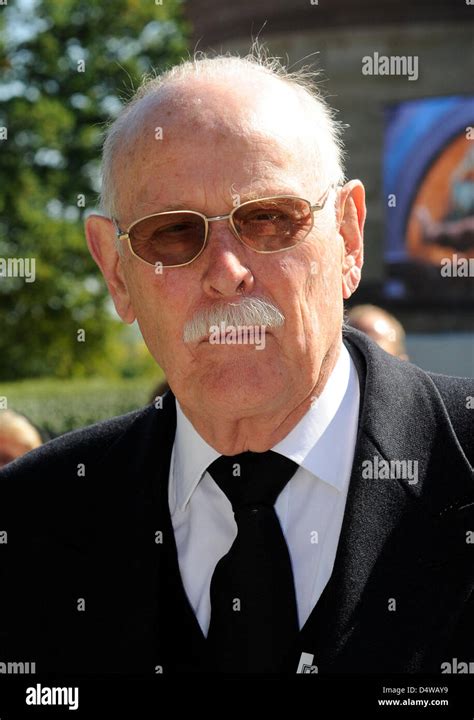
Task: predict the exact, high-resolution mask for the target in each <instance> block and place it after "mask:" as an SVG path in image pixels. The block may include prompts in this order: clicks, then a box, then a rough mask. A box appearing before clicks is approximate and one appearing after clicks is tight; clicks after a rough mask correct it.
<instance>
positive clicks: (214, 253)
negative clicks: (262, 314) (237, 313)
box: [203, 220, 254, 298]
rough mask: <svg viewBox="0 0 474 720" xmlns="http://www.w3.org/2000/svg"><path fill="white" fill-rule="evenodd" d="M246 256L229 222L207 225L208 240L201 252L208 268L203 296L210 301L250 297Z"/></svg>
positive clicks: (251, 284)
mask: <svg viewBox="0 0 474 720" xmlns="http://www.w3.org/2000/svg"><path fill="white" fill-rule="evenodd" d="M249 252H250V251H249ZM245 256H246V249H245V246H244V245H242V243H241V242H240V240H238V239H237V238H236V237H235V235H234V233H233V232H232V230H231V228H230V227H229V222H228V220H217V221H216V222H212V223H209V236H208V239H207V247H206V249H205V251H204V257H205V258H206V260H207V267H206V270H205V272H204V277H203V286H204V291H205V292H206V294H207V295H209V296H210V297H212V298H217V297H227V298H228V297H233V296H236V295H239V294H240V293H243V294H247V293H249V292H250V291H251V290H252V288H253V283H254V279H253V275H252V273H251V271H250V269H249V268H248V267H247V266H246V264H245Z"/></svg>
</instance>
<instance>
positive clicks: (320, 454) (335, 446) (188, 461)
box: [170, 343, 359, 513]
mask: <svg viewBox="0 0 474 720" xmlns="http://www.w3.org/2000/svg"><path fill="white" fill-rule="evenodd" d="M358 412H359V383H358V379H357V372H356V369H355V366H354V363H353V362H352V359H351V357H350V355H349V353H348V351H347V349H346V348H345V346H344V344H342V343H341V351H340V353H339V357H338V359H337V361H336V365H335V366H334V369H333V371H332V373H331V375H330V376H329V378H328V381H327V382H326V385H325V386H324V389H323V391H322V393H321V395H320V396H319V397H318V398H314V401H313V402H312V404H311V407H310V409H309V410H308V412H307V413H306V414H305V415H304V416H303V417H302V418H301V420H300V421H299V422H298V424H297V425H295V427H294V428H293V430H291V431H290V432H289V433H288V435H287V436H286V437H285V438H283V440H281V441H280V442H279V443H277V444H276V445H275V446H274V447H272V450H274V451H275V452H278V453H280V454H281V455H284V456H285V457H288V458H290V459H291V460H294V461H295V462H296V463H298V465H301V466H302V467H304V468H305V469H306V470H308V471H309V472H310V473H312V474H313V475H315V476H316V477H318V478H319V479H321V480H323V481H324V482H326V483H328V484H329V485H332V486H333V487H334V488H335V489H336V490H339V491H341V490H342V489H343V487H344V484H345V483H346V482H347V475H348V473H347V467H348V466H349V467H350V466H351V465H352V456H353V450H354V446H355V436H356V431H357V419H358ZM220 455H221V453H219V452H218V451H217V450H215V449H214V448H213V447H212V446H211V445H208V444H207V442H206V441H205V440H204V439H203V438H202V437H201V436H200V435H199V433H198V432H197V431H196V430H195V428H194V426H193V425H192V424H191V422H190V421H189V420H188V418H187V417H186V415H185V414H184V413H183V411H182V409H181V407H180V404H179V402H178V401H177V400H176V434H175V441H174V446H173V455H172V459H171V467H172V473H171V477H170V483H171V487H170V504H171V505H172V507H171V508H170V510H171V513H173V512H174V511H175V510H176V508H179V509H180V510H182V511H183V510H184V509H185V508H186V505H187V504H188V502H189V500H190V498H191V496H192V494H193V492H194V490H195V489H196V487H197V485H198V483H199V481H200V480H201V478H202V476H203V474H204V472H205V471H206V469H207V468H208V467H209V465H210V464H211V463H212V462H213V461H214V460H216V459H217V458H218V457H220ZM348 455H349V456H350V464H349V463H348V460H349V458H348Z"/></svg>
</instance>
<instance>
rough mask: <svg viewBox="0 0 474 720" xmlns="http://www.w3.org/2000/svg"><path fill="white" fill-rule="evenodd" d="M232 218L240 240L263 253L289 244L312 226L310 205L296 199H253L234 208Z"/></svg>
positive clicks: (305, 233) (300, 238)
mask: <svg viewBox="0 0 474 720" xmlns="http://www.w3.org/2000/svg"><path fill="white" fill-rule="evenodd" d="M233 219H234V225H235V228H236V230H237V232H238V233H239V236H240V237H241V239H242V240H243V242H244V243H245V244H246V245H249V246H250V247H252V248H254V249H255V250H260V251H265V252H271V251H275V250H284V249H285V248H289V247H293V245H296V243H298V242H300V240H303V239H304V238H305V237H306V236H307V235H308V233H309V231H310V230H311V228H312V226H313V214H312V212H311V207H310V205H309V203H308V202H306V200H300V199H299V198H270V199H267V200H255V201H254V202H249V203H246V204H244V205H242V206H241V207H239V208H237V210H236V211H235V213H234V216H233Z"/></svg>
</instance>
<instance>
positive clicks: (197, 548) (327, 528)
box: [169, 345, 360, 635]
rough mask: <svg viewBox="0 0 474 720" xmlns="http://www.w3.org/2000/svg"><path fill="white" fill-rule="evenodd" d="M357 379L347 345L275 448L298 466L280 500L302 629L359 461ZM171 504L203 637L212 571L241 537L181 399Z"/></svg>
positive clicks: (329, 562) (322, 581)
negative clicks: (315, 396) (310, 402)
mask: <svg viewBox="0 0 474 720" xmlns="http://www.w3.org/2000/svg"><path fill="white" fill-rule="evenodd" d="M359 398H360V394H359V381H358V378H357V371H356V369H355V366H354V363H353V362H352V359H351V357H350V355H349V353H348V351H347V350H346V348H345V347H344V345H342V347H341V352H340V355H339V358H338V360H337V362H336V365H335V367H334V369H333V371H332V373H331V375H330V377H329V379H328V381H327V383H326V385H325V387H324V389H323V392H322V393H321V395H320V397H319V398H318V399H316V400H315V401H314V402H313V405H312V407H311V408H310V409H309V410H308V412H307V413H306V415H304V416H303V417H302V418H301V420H300V421H299V422H298V424H297V425H296V426H295V427H294V428H293V430H291V432H289V433H288V435H287V436H286V437H285V438H284V439H283V440H282V441H281V442H279V443H277V445H275V446H274V447H272V448H271V449H272V450H273V451H275V452H278V453H281V454H282V455H285V456H286V457H288V458H290V459H291V460H294V461H295V462H296V463H298V465H299V466H300V467H299V468H298V470H297V471H296V473H295V475H294V476H293V477H292V478H291V480H290V481H289V483H288V484H287V485H286V486H285V488H284V489H283V491H282V492H281V494H280V495H279V497H278V499H277V501H276V503H275V511H276V514H277V515H278V518H279V520H280V524H281V527H282V531H283V534H284V536H285V539H286V542H287V545H288V550H289V553H290V557H291V562H292V567H293V576H294V580H295V589H296V601H297V606H298V616H299V622H300V627H302V626H303V625H304V623H305V622H306V620H307V619H308V617H309V615H310V613H311V611H312V609H313V608H314V606H315V605H316V603H317V602H318V600H319V597H320V595H321V593H322V591H323V590H324V588H325V586H326V584H327V582H328V580H329V578H330V577H331V573H332V570H333V566H334V560H335V557H336V550H337V546H338V542H339V535H340V532H341V526H342V519H343V516H344V509H345V504H346V499H347V491H348V487H349V480H350V474H351V468H352V462H353V457H354V449H355V442H356V436H357V426H358V414H359ZM176 410H177V426H176V435H175V440H174V445H173V452H172V456H171V466H170V477H169V506H170V512H171V519H172V523H173V528H174V533H175V538H176V545H177V549H178V561H179V568H180V572H181V577H182V580H183V585H184V588H185V590H186V593H187V596H188V599H189V601H190V604H191V606H192V607H193V609H194V612H195V614H196V617H197V619H198V622H199V624H200V626H201V629H202V631H203V633H204V635H207V631H208V629H209V622H210V614H211V601H210V596H209V588H210V583H211V578H212V574H213V572H214V568H215V566H216V564H217V562H218V561H219V560H220V558H221V557H222V556H223V555H225V554H226V553H227V552H228V551H229V549H230V547H231V545H232V543H233V541H234V539H235V537H236V535H237V526H236V523H235V520H234V514H233V512H232V506H231V504H230V501H229V500H228V499H227V497H226V495H225V494H224V493H223V492H222V490H221V489H220V488H219V487H218V486H217V485H216V483H215V482H214V480H213V479H212V477H211V476H210V475H209V473H208V472H207V471H206V469H207V468H208V467H209V465H210V464H211V463H212V462H213V461H214V460H216V458H218V457H220V453H219V452H217V450H215V449H214V448H213V447H211V446H210V445H208V444H207V443H206V442H205V441H204V440H203V439H202V437H201V436H200V435H199V434H198V433H197V432H196V430H195V429H194V427H193V425H192V424H191V422H190V421H189V420H188V418H187V417H186V416H185V415H184V413H183V411H182V410H181V407H180V405H179V403H178V402H177V401H176Z"/></svg>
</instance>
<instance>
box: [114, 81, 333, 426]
mask: <svg viewBox="0 0 474 720" xmlns="http://www.w3.org/2000/svg"><path fill="white" fill-rule="evenodd" d="M272 102H274V101H272V98H271V97H270V96H268V97H264V96H262V94H260V100H255V101H254V103H253V105H252V107H251V108H250V109H249V108H245V109H244V110H243V109H242V98H241V97H239V94H238V93H237V94H235V93H232V92H230V91H229V90H227V89H226V88H220V89H217V90H216V89H214V91H213V92H210V91H209V89H208V88H207V87H206V86H204V85H203V87H202V93H200V92H199V90H198V89H196V90H195V95H194V97H193V99H192V102H190V105H189V106H188V110H189V112H188V113H183V111H182V110H181V112H179V110H178V103H177V102H176V103H171V105H170V103H163V104H162V105H159V104H158V105H155V107H151V108H149V109H148V111H147V112H146V117H145V119H144V121H143V131H142V133H141V134H140V140H139V143H138V144H136V145H135V146H134V147H133V148H131V151H130V153H129V154H126V155H125V156H124V158H123V161H122V167H123V168H124V169H125V168H126V170H125V175H122V174H121V176H122V187H123V188H124V191H123V192H122V193H121V208H123V211H121V214H120V217H119V222H120V226H121V228H122V229H123V228H127V227H128V225H129V224H130V223H131V222H133V221H134V220H137V219H138V218H140V217H142V216H144V215H148V214H150V213H153V212H159V211H161V210H164V209H169V206H175V205H178V204H179V205H180V206H181V207H182V208H183V209H189V210H197V211H199V212H201V213H204V214H205V215H208V216H214V215H223V214H226V213H229V212H230V211H231V210H232V207H233V203H234V202H235V199H236V196H237V197H238V201H239V202H245V201H246V200H248V199H251V198H254V197H265V196H271V195H296V196H299V197H302V198H305V199H307V200H309V201H310V202H311V203H316V202H317V201H318V200H319V198H320V197H321V196H322V195H323V193H324V191H325V190H326V189H327V188H326V187H325V186H323V184H322V182H321V175H322V171H321V172H319V169H318V168H317V167H316V168H313V167H311V168H308V153H307V138H305V140H306V145H305V142H304V141H303V140H302V138H301V135H300V134H299V133H298V129H297V128H296V127H295V122H294V118H293V125H291V124H290V125H288V123H289V121H288V119H287V118H283V117H282V121H281V122H279V120H278V116H277V113H276V109H275V113H271V112H269V111H268V104H269V103H272ZM280 115H281V113H280ZM285 122H286V125H287V126H285ZM157 127H160V128H162V139H155V132H156V128H157ZM305 148H306V152H305ZM308 170H310V171H309V172H308ZM334 197H335V195H334V193H333V194H332V195H331V196H330V197H329V201H328V205H327V208H326V210H325V211H323V214H321V216H318V213H316V214H315V224H314V228H313V230H312V231H311V233H310V234H309V235H308V236H307V238H306V239H304V240H303V241H302V242H301V243H300V244H298V245H297V246H295V247H294V248H292V249H290V250H287V251H284V252H278V253H274V254H259V253H256V252H253V251H252V250H251V249H250V248H248V247H246V246H244V245H243V244H242V243H241V242H239V240H238V239H237V238H236V237H235V235H234V234H233V233H232V231H231V229H230V227H229V225H228V223H227V221H218V222H213V223H211V224H210V235H209V237H208V242H207V246H206V248H205V250H204V252H203V253H202V254H201V255H200V256H199V257H198V258H197V259H196V260H195V261H193V262H192V263H190V264H189V265H186V266H183V267H177V268H164V269H163V272H162V273H156V272H155V268H154V267H153V266H147V265H145V264H144V263H143V262H141V261H140V260H139V259H137V258H135V257H133V256H132V255H131V254H130V253H129V250H128V248H127V249H126V254H125V256H124V257H123V258H122V260H121V261H120V264H121V267H122V271H123V278H124V284H125V286H126V295H127V298H128V304H127V302H122V304H121V305H120V311H121V314H122V317H123V318H124V319H126V320H128V321H130V320H132V319H133V317H136V318H137V320H138V323H139V326H140V329H141V332H142V334H143V337H144V339H145V342H146V344H147V346H148V348H149V350H150V352H151V354H152V355H153V357H154V358H155V359H156V361H157V362H158V364H159V365H160V366H161V367H162V368H163V369H164V371H165V373H166V376H167V379H168V381H169V384H170V386H171V388H172V389H173V391H174V393H175V394H176V396H177V397H178V399H179V401H180V403H181V405H182V406H183V407H184V408H186V407H189V408H194V409H196V408H199V407H201V408H206V409H207V410H208V411H209V412H215V413H219V414H220V416H221V417H229V418H233V417H245V416H246V415H249V416H251V415H253V414H255V413H257V412H258V413H266V412H268V413H271V412H273V411H274V410H275V408H276V407H278V406H281V405H282V403H285V402H291V401H292V400H293V402H294V404H295V405H297V404H299V403H300V402H303V401H304V399H305V398H307V397H309V396H310V395H311V393H312V391H313V390H314V388H315V386H316V384H317V380H318V377H319V374H320V371H321V366H322V363H323V360H324V359H325V356H326V355H327V354H328V353H329V352H330V351H331V348H335V347H336V346H337V345H338V343H339V339H340V328H341V320H342V295H343V293H342V290H341V273H342V266H343V258H344V241H343V238H342V236H341V235H340V234H339V232H338V226H337V225H336V221H335V215H334V210H333V207H334ZM242 296H246V297H248V296H250V297H255V296H256V297H259V298H263V299H265V300H267V301H270V302H271V303H272V304H273V305H275V306H276V307H277V308H278V309H279V310H280V312H281V313H282V314H283V316H284V318H285V321H284V324H283V325H282V326H281V327H277V328H270V329H269V330H267V332H266V335H265V346H264V348H263V349H259V350H257V349H256V346H255V344H211V343H209V342H192V343H184V342H183V329H184V326H185V324H186V323H187V322H188V321H189V320H190V319H192V318H193V317H194V315H195V314H196V312H198V311H200V310H202V309H205V308H210V307H212V306H213V305H215V304H216V303H220V304H222V303H227V302H228V303H236V302H237V303H238V302H239V301H240V300H241V299H242ZM123 300H124V298H122V301H123ZM119 304H120V303H119ZM119 304H117V302H116V305H117V307H119ZM124 308H125V309H124Z"/></svg>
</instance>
